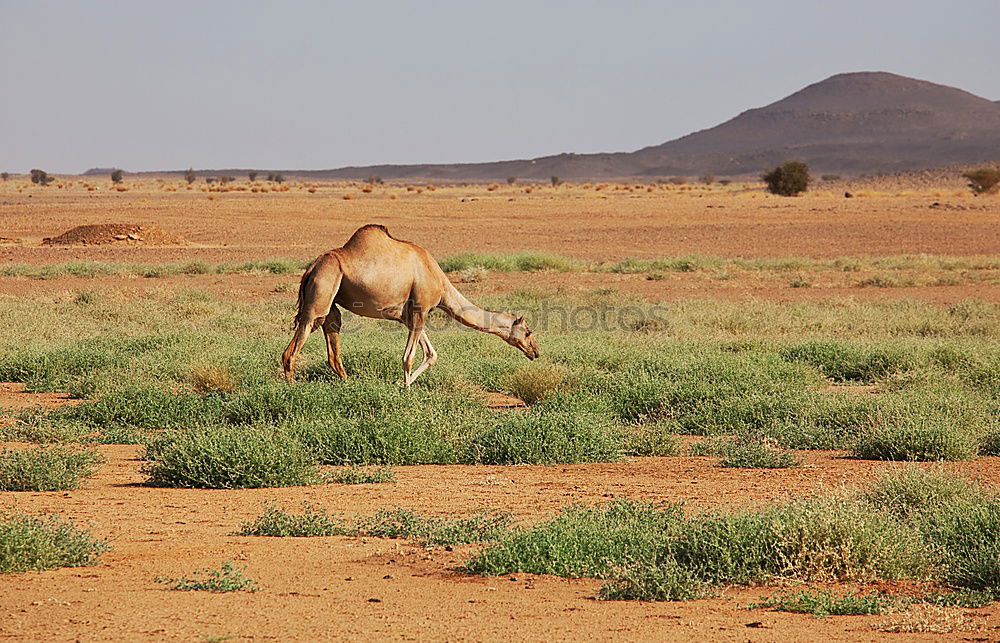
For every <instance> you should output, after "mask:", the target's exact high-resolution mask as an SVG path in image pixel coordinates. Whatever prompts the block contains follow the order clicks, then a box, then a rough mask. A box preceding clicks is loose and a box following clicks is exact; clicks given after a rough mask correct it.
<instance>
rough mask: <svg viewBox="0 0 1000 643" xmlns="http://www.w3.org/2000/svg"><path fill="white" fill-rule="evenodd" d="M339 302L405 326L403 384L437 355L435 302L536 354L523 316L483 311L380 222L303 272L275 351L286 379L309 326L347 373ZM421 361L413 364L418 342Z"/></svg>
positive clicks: (338, 370) (417, 249)
mask: <svg viewBox="0 0 1000 643" xmlns="http://www.w3.org/2000/svg"><path fill="white" fill-rule="evenodd" d="M338 306H340V307H341V308H344V309H346V310H349V311H351V312H352V313H354V314H355V315H361V316H362V317H371V318H374V319H392V320H394V321H398V322H400V323H402V324H405V325H406V327H407V328H408V329H409V330H410V334H409V336H408V337H407V338H406V348H405V349H404V350H403V383H404V385H405V386H409V385H410V384H412V383H413V381H414V380H415V379H417V377H418V376H419V375H420V374H421V373H423V372H424V371H425V370H427V368H428V367H429V366H432V365H433V364H434V363H435V362H436V361H437V353H436V352H435V351H434V347H433V346H431V343H430V340H428V339H427V333H426V332H425V331H424V325H425V323H426V321H427V314H428V313H429V312H430V311H431V310H432V309H434V308H440V309H442V310H444V311H445V312H446V313H448V314H449V315H451V316H452V317H454V318H455V319H457V320H458V321H459V322H461V323H463V324H465V325H466V326H468V327H470V328H475V329H476V330H481V331H483V332H484V333H490V334H492V335H496V336H497V337H499V338H500V339H502V340H504V341H505V342H507V343H508V344H510V345H511V346H513V347H514V348H517V349H519V350H520V351H521V352H522V353H524V354H525V355H526V356H527V357H528V359H532V360H533V359H535V358H536V357H538V344H537V343H535V338H534V337H532V335H531V330H529V329H528V327H527V325H525V323H524V318H523V317H519V316H517V315H514V314H511V313H505V312H498V311H493V310H484V309H482V308H480V307H479V306H476V305H475V304H473V303H472V302H470V301H469V300H468V299H466V298H465V297H463V296H462V293H460V292H458V290H456V289H455V287H454V286H453V285H452V284H451V281H449V280H448V277H447V276H445V274H444V271H442V270H441V267H440V266H439V265H438V263H437V261H435V260H434V257H432V256H431V254H430V253H429V252H427V251H426V250H424V249H423V248H421V247H420V246H418V245H417V244H415V243H410V242H409V241H402V240H400V239H396V238H394V237H393V236H392V235H390V234H389V231H388V230H386V229H385V226H381V225H373V224H370V225H366V226H362V227H361V228H358V230H357V231H355V233H354V234H353V235H351V238H350V239H348V240H347V243H345V244H344V246H343V247H342V248H337V249H335V250H330V251H329V252H325V253H323V254H321V255H320V256H319V257H318V258H317V259H316V261H314V262H313V263H312V265H310V266H309V267H308V268H307V269H306V271H305V273H304V274H303V275H302V281H301V283H300V284H299V311H298V314H297V315H296V316H295V323H294V330H295V334H294V335H293V336H292V341H291V343H290V344H289V345H288V348H286V349H285V352H284V354H282V356H281V364H282V367H283V368H284V371H285V379H287V380H288V381H289V382H291V381H292V379H293V377H294V371H295V357H296V356H297V355H298V353H299V350H301V349H302V345H303V344H305V342H306V338H307V337H309V333H311V332H312V331H314V330H315V329H316V328H318V327H320V326H322V327H323V333H324V334H325V335H326V352H327V357H328V359H329V362H330V368H332V369H333V370H334V372H335V373H336V374H337V375H339V376H340V378H341V379H343V380H346V379H347V371H346V370H344V364H343V363H342V362H341V361H340V325H341V315H340V310H339V309H338V308H337V307H338ZM418 343H419V344H420V348H421V350H422V351H423V354H424V360H423V362H422V363H421V364H420V366H418V367H417V369H416V370H413V360H414V358H415V356H416V354H417V344H418Z"/></svg>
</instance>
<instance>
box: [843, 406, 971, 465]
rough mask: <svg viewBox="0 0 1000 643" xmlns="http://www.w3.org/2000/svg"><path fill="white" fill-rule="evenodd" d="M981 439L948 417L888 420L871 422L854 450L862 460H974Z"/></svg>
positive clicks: (853, 452) (882, 418)
mask: <svg viewBox="0 0 1000 643" xmlns="http://www.w3.org/2000/svg"><path fill="white" fill-rule="evenodd" d="M979 449H980V438H979V436H977V435H976V434H975V433H974V432H972V431H970V430H969V429H967V428H966V427H963V426H956V424H955V422H953V421H949V420H948V419H946V418H934V417H930V418H929V417H926V416H925V417H907V416H897V417H885V416H878V417H875V418H873V419H872V420H871V423H870V424H869V425H868V426H867V427H865V428H864V429H863V430H862V431H861V432H860V435H859V436H858V438H857V441H856V443H855V445H854V448H853V449H852V454H853V455H854V457H856V458H861V459H863V460H902V461H913V462H938V461H951V462H953V461H962V460H972V459H974V458H975V457H976V455H978V453H979Z"/></svg>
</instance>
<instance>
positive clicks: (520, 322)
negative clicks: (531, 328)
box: [514, 315, 524, 326]
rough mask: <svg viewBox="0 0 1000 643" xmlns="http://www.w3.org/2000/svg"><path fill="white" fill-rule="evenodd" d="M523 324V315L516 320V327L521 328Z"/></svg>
mask: <svg viewBox="0 0 1000 643" xmlns="http://www.w3.org/2000/svg"><path fill="white" fill-rule="evenodd" d="M523 323H524V315H521V316H520V317H518V318H517V319H515V320H514V325H515V326H519V325H520V324H523Z"/></svg>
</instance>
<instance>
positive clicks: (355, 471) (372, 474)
mask: <svg viewBox="0 0 1000 643" xmlns="http://www.w3.org/2000/svg"><path fill="white" fill-rule="evenodd" d="M333 481H334V482H339V483H340V484H379V483H383V482H395V481H396V472H395V471H393V470H392V469H390V468H389V467H371V468H364V467H359V466H357V465H354V466H351V467H348V468H346V469H344V470H342V471H339V472H337V474H336V475H334V476H333Z"/></svg>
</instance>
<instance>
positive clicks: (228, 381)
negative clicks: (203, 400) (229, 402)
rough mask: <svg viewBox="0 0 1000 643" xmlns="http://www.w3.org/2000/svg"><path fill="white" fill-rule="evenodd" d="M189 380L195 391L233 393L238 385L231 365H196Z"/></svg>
mask: <svg viewBox="0 0 1000 643" xmlns="http://www.w3.org/2000/svg"><path fill="white" fill-rule="evenodd" d="M188 381H189V382H190V383H191V388H192V389H193V390H194V392H195V393H232V392H233V391H235V390H236V388H237V386H238V384H237V382H236V379H235V378H234V377H233V374H232V373H231V372H230V370H229V367H228V366H224V365H219V364H203V365H200V366H195V367H194V368H192V369H191V373H190V375H188Z"/></svg>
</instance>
